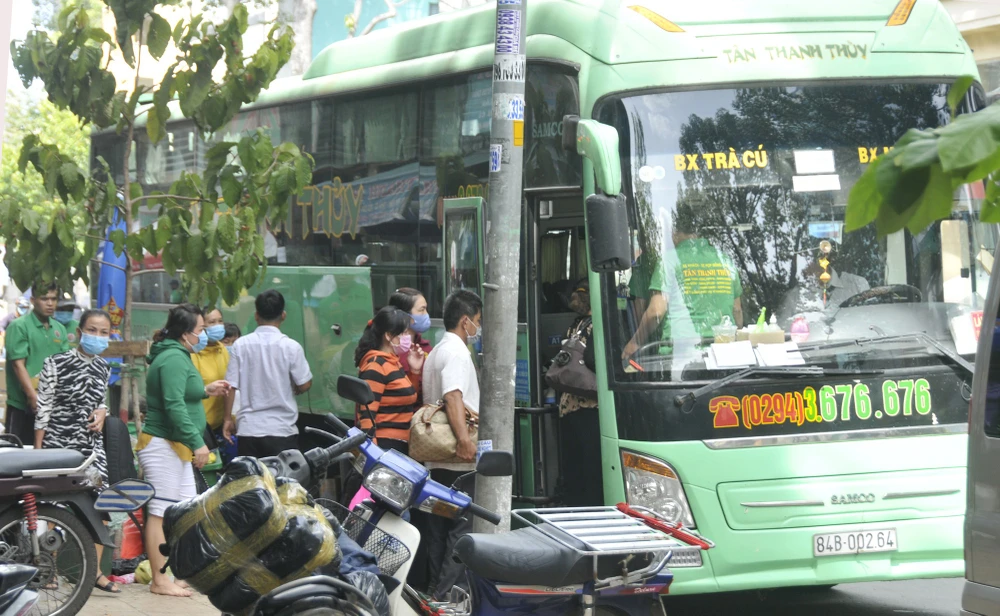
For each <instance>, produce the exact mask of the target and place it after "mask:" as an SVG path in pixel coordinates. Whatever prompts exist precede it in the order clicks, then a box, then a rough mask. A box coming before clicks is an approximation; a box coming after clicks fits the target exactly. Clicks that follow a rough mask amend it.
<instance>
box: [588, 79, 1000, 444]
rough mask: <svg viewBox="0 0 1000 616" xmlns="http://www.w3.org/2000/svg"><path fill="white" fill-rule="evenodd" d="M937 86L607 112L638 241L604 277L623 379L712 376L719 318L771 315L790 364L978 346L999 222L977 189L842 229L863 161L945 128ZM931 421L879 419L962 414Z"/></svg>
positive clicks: (904, 360) (667, 98)
mask: <svg viewBox="0 0 1000 616" xmlns="http://www.w3.org/2000/svg"><path fill="white" fill-rule="evenodd" d="M946 90H947V87H946V86H944V85H934V84H878V85H874V84H866V85H850V86H843V85H840V86H831V85H823V86H812V85H810V86H786V87H762V88H755V87H750V88H740V89H733V90H715V91H693V92H665V93H657V94H642V95H637V96H631V97H625V98H621V99H617V100H616V101H614V102H613V103H609V104H605V105H603V106H602V109H600V110H598V117H600V118H602V119H603V121H606V122H608V123H611V124H613V125H615V126H616V128H617V129H618V130H619V134H620V135H622V146H621V147H622V150H623V153H624V157H623V165H624V166H625V169H624V173H623V178H624V180H625V182H626V188H625V192H626V195H627V197H628V202H629V207H630V224H631V227H632V229H633V232H634V234H635V238H636V242H635V255H636V261H635V264H634V266H633V268H632V271H631V272H630V273H629V275H628V276H627V277H626V276H620V277H619V280H618V281H617V282H618V283H619V284H617V285H611V286H612V287H615V288H617V296H618V297H619V298H623V297H624V298H627V300H628V301H625V302H621V301H620V302H619V303H618V305H617V306H615V307H614V309H615V313H616V315H617V317H616V319H615V320H616V321H617V327H614V328H613V330H612V331H611V332H610V333H611V336H610V337H611V338H612V339H613V342H612V345H611V346H613V347H614V350H613V351H612V354H613V359H614V361H613V362H612V363H613V365H614V367H615V374H616V378H617V379H619V380H622V381H653V382H656V381H668V382H675V383H680V382H692V381H709V380H713V379H716V378H719V376H720V371H719V369H718V366H719V365H720V363H719V362H718V361H716V359H717V358H716V357H715V356H714V355H709V354H708V348H709V347H710V346H711V344H712V343H713V342H715V329H714V328H715V327H716V326H719V325H720V324H722V323H723V322H724V321H725V320H726V319H728V320H729V321H730V322H731V323H735V324H736V325H738V326H741V327H742V326H747V325H750V324H753V323H755V322H756V321H757V319H758V317H759V315H761V314H764V315H765V321H767V320H770V319H771V318H772V316H773V317H774V318H776V328H775V335H776V336H777V338H775V339H774V340H772V341H777V342H781V341H782V340H784V341H786V342H790V343H794V344H795V345H797V347H796V348H800V349H801V355H802V357H801V359H800V358H799V357H798V355H795V356H794V357H792V358H791V359H789V361H793V360H794V361H796V362H804V363H805V364H807V365H817V366H823V367H834V368H845V367H851V368H854V369H889V368H896V367H901V366H907V367H908V368H912V369H913V370H917V371H920V370H932V369H934V368H935V367H940V366H942V364H946V363H947V360H946V359H942V356H941V355H940V354H939V353H938V352H935V351H934V350H933V347H931V346H930V345H928V344H925V343H922V342H919V341H916V342H914V341H912V340H911V341H909V342H905V343H904V342H897V343H888V342H887V343H866V344H865V345H864V346H863V347H861V350H858V349H857V348H855V349H852V352H851V353H850V354H847V353H846V352H845V351H844V346H843V343H844V342H845V341H853V340H858V339H865V340H868V339H872V338H891V337H892V336H900V335H908V334H912V333H914V332H918V333H920V334H921V335H927V336H929V337H931V338H933V339H934V340H935V341H936V342H938V343H940V344H944V345H946V346H947V347H949V348H953V349H955V350H956V351H957V352H958V353H959V354H961V355H972V354H974V353H975V344H976V334H975V331H974V328H973V326H972V322H973V320H974V319H975V318H977V317H976V315H977V314H979V313H980V311H981V310H982V306H983V301H984V298H985V293H986V286H987V282H986V281H987V279H988V277H989V272H988V269H987V267H986V263H985V262H984V259H982V258H980V255H981V254H986V255H987V257H988V256H989V251H990V250H991V249H992V248H993V247H995V244H996V230H995V228H994V227H993V226H991V225H985V224H982V223H980V222H979V219H978V215H979V204H980V202H981V195H979V196H977V195H975V194H973V193H972V192H969V190H967V189H964V188H963V189H959V190H958V191H956V194H955V199H954V203H953V208H952V214H951V216H950V217H949V218H948V219H945V220H943V221H940V222H939V223H936V224H934V225H932V226H931V227H929V228H928V229H926V230H925V231H923V232H921V233H917V234H912V233H910V232H909V231H905V230H904V231H901V232H899V233H897V234H893V235H892V236H889V237H884V238H879V237H878V234H877V232H876V229H875V225H874V224H872V225H869V226H867V227H865V228H863V229H860V230H857V231H854V232H850V233H847V232H845V230H844V211H845V206H846V201H847V196H848V194H849V193H850V190H851V188H852V187H853V186H854V184H855V182H856V181H857V180H858V178H859V177H860V175H861V174H862V172H863V171H864V170H865V169H866V168H867V166H868V165H869V164H870V163H871V161H872V160H874V159H877V157H878V156H880V155H883V154H885V153H886V152H887V151H888V149H889V148H890V147H891V146H892V144H893V143H895V141H896V139H897V138H898V137H900V136H901V135H902V133H903V132H905V130H906V129H908V128H910V127H913V126H916V127H918V128H934V127H936V126H939V125H941V124H943V123H946V122H947V121H948V118H949V114H948V108H947V105H946V102H945V93H946ZM806 117H808V118H810V121H809V122H802V121H801V118H806ZM990 265H991V263H990ZM626 278H627V279H628V280H627V281H626ZM609 299H610V298H609ZM748 336H749V333H748V332H743V333H741V334H739V335H738V336H737V337H738V338H741V337H748ZM720 350H721V352H726V351H725V348H723V349H720ZM722 359H725V358H722ZM759 361H764V360H759ZM781 361H783V360H781ZM636 365H638V366H639V367H638V368H636ZM722 374H725V373H724V372H723V373H722ZM928 378H929V377H928ZM951 386H952V384H950V383H949V384H947V385H945V384H943V383H942V384H940V385H937V387H939V388H946V387H951ZM929 408H930V407H927V409H929ZM935 408H937V407H935ZM927 409H925V410H927ZM941 413H942V414H941V415H937V414H935V416H934V417H933V418H931V417H930V416H928V417H927V418H923V417H921V418H920V419H909V417H916V415H910V416H907V419H906V420H905V421H903V420H902V419H896V416H891V415H890V416H888V417H892V421H891V422H890V423H893V424H900V425H902V424H910V423H914V422H918V423H919V422H920V421H924V422H927V421H938V422H944V421H948V420H958V419H961V418H960V417H959V412H958V411H953V412H952V411H949V412H948V416H947V417H945V416H944V414H945V411H943V410H942V411H941ZM883 419H885V418H883Z"/></svg>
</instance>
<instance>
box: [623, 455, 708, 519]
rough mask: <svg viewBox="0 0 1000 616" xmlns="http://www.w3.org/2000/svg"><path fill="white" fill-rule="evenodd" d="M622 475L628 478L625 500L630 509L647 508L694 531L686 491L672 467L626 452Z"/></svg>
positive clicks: (626, 480) (653, 459)
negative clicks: (630, 506) (633, 506)
mask: <svg viewBox="0 0 1000 616" xmlns="http://www.w3.org/2000/svg"><path fill="white" fill-rule="evenodd" d="M622 471H623V472H624V475H625V498H626V500H627V502H628V504H629V505H638V506H640V507H646V508H647V509H651V510H653V511H655V512H656V513H658V514H660V515H662V516H663V517H664V518H666V519H667V520H670V521H671V522H681V523H682V524H684V526H687V527H688V528H695V524H694V516H693V515H691V507H690V506H688V501H687V496H686V495H685V494H684V487H683V486H682V485H681V480H680V478H679V477H678V476H677V473H676V472H675V471H674V469H673V468H671V466H670V465H669V464H667V463H666V462H662V461H660V460H657V459H656V458H649V457H646V456H641V455H639V454H635V453H632V452H629V451H623V452H622Z"/></svg>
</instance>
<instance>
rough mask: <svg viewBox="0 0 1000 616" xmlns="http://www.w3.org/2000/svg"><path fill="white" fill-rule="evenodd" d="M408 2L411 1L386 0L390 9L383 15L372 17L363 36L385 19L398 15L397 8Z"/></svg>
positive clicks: (362, 33)
mask: <svg viewBox="0 0 1000 616" xmlns="http://www.w3.org/2000/svg"><path fill="white" fill-rule="evenodd" d="M407 2H409V0H400V2H393V1H392V0H385V4H386V6H388V7H389V10H388V11H386V12H385V13H382V14H381V15H378V16H376V17H375V18H374V19H372V20H371V22H370V23H369V24H368V25H367V26H365V29H364V30H363V31H362V32H361V36H364V35H366V34H368V33H369V32H371V31H372V30H374V29H375V26H377V25H379V24H380V23H382V22H383V21H385V20H387V19H392V18H393V17H395V16H396V15H397V13H396V9H397V8H399V7H401V6H403V5H404V4H406V3H407Z"/></svg>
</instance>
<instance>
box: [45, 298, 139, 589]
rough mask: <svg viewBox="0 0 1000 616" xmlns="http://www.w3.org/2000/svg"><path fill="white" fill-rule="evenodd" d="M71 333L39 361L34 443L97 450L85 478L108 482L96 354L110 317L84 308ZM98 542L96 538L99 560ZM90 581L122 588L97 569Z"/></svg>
mask: <svg viewBox="0 0 1000 616" xmlns="http://www.w3.org/2000/svg"><path fill="white" fill-rule="evenodd" d="M57 314H58V312H57ZM70 314H72V312H71V313H70ZM74 333H75V334H76V335H77V339H78V340H79V341H80V343H79V345H78V346H77V347H76V348H74V349H71V350H69V351H66V352H64V353H58V354H56V355H52V356H50V357H48V358H46V359H45V362H44V363H43V364H42V372H41V374H40V375H39V380H38V411H37V412H36V414H35V448H36V449H43V448H44V449H73V450H75V451H79V452H80V453H82V454H83V455H84V456H87V457H90V456H91V455H92V454H95V453H96V454H97V460H96V462H95V463H94V464H93V465H92V466H91V467H90V468H89V469H88V472H89V473H90V476H89V480H90V482H91V483H92V484H93V485H94V486H95V487H97V488H101V487H103V486H105V485H106V484H107V482H108V463H107V457H106V455H105V453H104V437H103V435H102V433H103V430H104V419H105V418H106V417H107V414H108V407H107V404H106V403H105V398H106V396H107V392H108V376H109V375H110V373H111V366H110V365H108V362H107V361H105V360H104V358H103V357H101V356H100V355H101V353H103V352H104V351H105V349H107V348H108V340H109V338H110V336H111V317H110V316H109V315H108V313H106V312H104V311H103V310H88V311H86V312H84V313H83V315H82V316H81V317H80V325H79V326H78V328H77V329H76V330H74ZM103 547H104V546H102V545H100V544H97V558H98V560H100V558H101V552H102V551H103ZM94 584H95V586H96V587H97V588H98V589H100V590H103V591H105V592H110V593H120V592H121V589H119V588H118V586H117V585H116V584H115V583H114V582H111V581H109V580H108V578H106V577H105V576H104V575H103V574H101V573H100V572H98V577H97V579H96V580H95V581H94Z"/></svg>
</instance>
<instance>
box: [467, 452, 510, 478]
mask: <svg viewBox="0 0 1000 616" xmlns="http://www.w3.org/2000/svg"><path fill="white" fill-rule="evenodd" d="M476 474H477V475H482V476H483V477H510V476H511V475H513V474H514V455H513V454H511V453H510V452H509V451H484V452H483V453H482V455H480V456H479V462H478V463H477V464H476Z"/></svg>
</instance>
